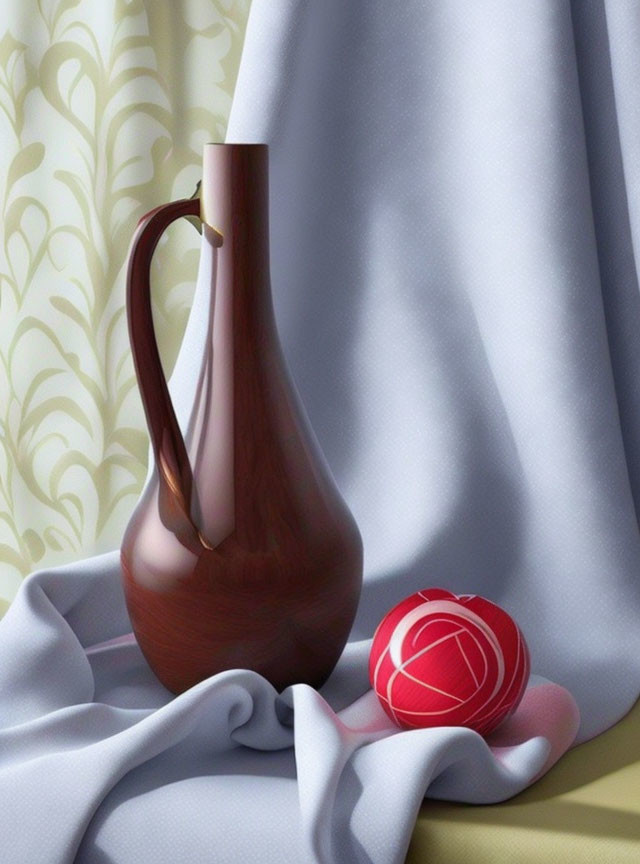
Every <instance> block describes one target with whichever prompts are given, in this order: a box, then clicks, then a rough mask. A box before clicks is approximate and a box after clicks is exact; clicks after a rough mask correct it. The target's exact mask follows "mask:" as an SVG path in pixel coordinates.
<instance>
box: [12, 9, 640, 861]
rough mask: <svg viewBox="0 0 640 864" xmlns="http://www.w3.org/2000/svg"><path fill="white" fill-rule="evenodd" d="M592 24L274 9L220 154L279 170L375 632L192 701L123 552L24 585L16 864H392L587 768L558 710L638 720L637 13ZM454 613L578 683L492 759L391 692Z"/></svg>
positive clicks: (548, 700)
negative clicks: (532, 788)
mask: <svg viewBox="0 0 640 864" xmlns="http://www.w3.org/2000/svg"><path fill="white" fill-rule="evenodd" d="M571 12H572V10H571V9H570V8H569V6H568V5H567V4H558V3H555V2H548V3H547V2H540V0H535V2H533V0H532V2H527V0H525V2H522V3H518V4H513V3H510V2H508V0H494V2H488V0H486V2H485V0H483V2H478V3H474V4H469V3H465V2H462V0H451V2H447V3H437V2H429V3H423V2H403V3H398V4H395V5H393V8H392V7H391V6H390V4H389V3H382V2H371V0H366V2H365V0H353V2H349V3H343V2H339V0H323V2H322V3H315V4H311V3H304V2H298V0H253V5H252V11H251V15H250V21H249V28H248V33H247V41H246V47H245V53H244V57H243V62H242V66H241V70H240V77H239V81H238V87H237V92H236V96H235V99H234V106H233V111H232V116H231V120H230V126H229V132H228V140H229V141H267V142H268V143H269V144H270V145H271V239H272V278H273V286H274V297H275V303H276V311H277V316H278V321H279V326H280V330H281V335H282V338H283V343H284V347H285V351H286V354H287V356H288V358H289V361H290V364H291V366H292V370H293V372H294V376H295V378H296V380H297V382H298V385H299V389H300V391H301V394H302V396H303V400H304V402H305V403H306V406H307V408H308V411H309V414H310V417H311V420H312V423H313V425H314V427H315V429H316V431H317V434H318V437H319V439H320V442H321V444H322V445H323V447H324V450H325V452H326V455H327V457H328V459H329V462H330V464H331V466H332V468H333V470H334V473H335V476H336V479H337V481H338V484H339V486H340V488H341V489H342V491H343V494H344V495H345V498H346V499H347V501H348V503H349V505H350V506H351V508H352V510H353V512H354V515H355V516H356V518H357V520H358V522H359V525H360V528H361V531H362V534H363V539H364V543H365V572H366V583H365V588H364V592H363V597H362V602H361V606H360V610H359V614H358V619H357V622H356V625H355V627H354V631H353V633H352V638H351V641H350V642H349V645H348V647H347V649H346V651H345V655H344V656H343V658H342V661H341V663H340V664H339V666H338V668H337V669H336V672H335V673H334V675H333V676H332V679H331V680H330V681H329V682H328V684H327V685H326V687H325V688H324V689H323V692H322V695H320V694H318V693H316V692H315V691H314V690H312V689H310V688H309V687H306V686H304V685H294V687H292V688H289V690H287V691H285V693H284V694H283V695H282V696H281V697H278V696H277V694H276V693H275V692H274V691H273V689H272V688H271V687H270V685H269V684H268V683H267V682H265V681H264V680H263V679H262V678H260V677H259V676H257V675H256V674H254V673H251V672H248V671H246V670H232V671H230V672H228V673H224V674H222V675H218V676H214V677H213V678H211V679H209V680H207V681H205V682H202V683H201V684H199V685H198V686H197V687H194V688H192V689H191V690H190V691H188V692H187V693H184V694H182V695H181V696H179V697H177V698H171V697H170V694H168V693H167V691H165V690H164V688H162V687H161V685H160V684H159V683H158V682H157V681H156V679H155V678H154V676H153V675H152V673H151V672H150V671H149V669H148V667H147V666H146V663H145V662H144V660H143V658H142V657H141V655H140V653H139V651H138V649H137V646H136V645H135V643H134V642H133V641H132V640H131V639H130V638H127V636H126V634H127V633H128V632H129V630H130V624H129V621H128V618H127V615H126V610H125V607H124V602H123V597H122V591H121V586H120V581H119V564H118V553H117V551H114V552H111V553H108V554H106V555H102V556H98V557H96V558H93V559H89V560H85V561H80V562H78V563H76V564H73V565H69V566H65V567H59V568H55V569H49V570H42V571H39V572H37V573H35V574H33V575H31V576H30V577H29V578H28V579H27V580H26V581H25V583H24V585H23V587H22V589H21V591H20V592H19V595H18V597H17V599H16V600H15V602H14V604H13V606H12V607H11V609H10V610H9V612H8V613H7V615H6V616H5V618H4V619H3V621H2V622H1V623H0V860H2V861H3V862H4V864H27V862H28V864H39V862H42V864H45V862H46V864H63V862H65V864H66V862H72V861H74V860H76V861H78V862H81V864H83V862H87V864H133V862H135V864H151V862H153V864H164V862H167V864H169V862H171V864H174V862H176V861H180V862H185V864H191V862H194V864H195V862H197V864H201V862H203V861H212V862H213V861H215V862H216V864H222V862H230V864H231V862H233V864H236V862H254V861H255V862H258V861H259V862H276V861H277V862H278V864H281V862H292V864H293V862H295V864H301V862H302V864H306V862H314V861H315V862H326V864H329V862H331V864H334V862H335V864H353V862H373V864H391V862H393V864H401V862H402V861H403V859H404V856H405V853H406V849H407V845H408V842H409V838H410V833H411V828H412V825H413V822H414V819H415V814H416V812H417V809H418V807H419V805H420V802H421V799H422V797H423V796H424V794H425V792H428V794H429V795H430V796H433V797H439V798H445V799H453V800H460V801H469V802H489V801H499V800H502V799H504V798H506V797H509V796H510V795H513V794H515V793H517V792H518V791H519V790H521V789H522V788H524V787H525V786H526V785H528V784H529V783H530V782H532V780H533V779H535V778H536V777H537V776H539V775H540V773H541V772H543V771H544V770H546V769H547V768H548V767H549V765H550V764H552V763H553V761H554V760H555V759H556V758H558V756H559V755H561V753H562V752H563V750H565V749H566V748H567V747H568V746H570V744H571V742H572V741H573V740H574V737H575V735H576V731H577V722H578V715H577V712H576V710H575V704H574V702H573V700H572V698H571V696H570V695H569V693H568V692H567V691H566V690H565V689H563V688H564V687H566V688H567V689H568V691H570V692H571V693H572V694H573V696H574V697H575V699H576V700H577V703H578V705H579V708H580V712H581V717H582V719H581V726H580V730H579V733H578V739H577V740H585V739H586V738H588V737H590V736H592V735H594V734H597V733H598V732H600V731H602V730H604V729H605V728H607V727H608V726H610V725H611V724H612V723H614V722H615V721H616V720H617V719H618V718H619V717H621V716H622V715H623V714H624V713H625V712H626V711H627V710H628V709H629V708H630V707H631V705H632V704H633V702H634V701H635V699H636V698H637V695H638V692H639V690H640V627H639V623H638V622H640V580H639V578H638V572H639V569H640V543H639V536H638V526H637V522H636V516H635V511H634V497H633V496H634V494H635V495H636V498H637V495H638V494H640V461H639V459H638V456H639V455H640V411H638V410H637V409H638V408H640V348H639V347H638V346H639V342H638V339H637V336H636V334H637V333H638V332H639V328H638V323H639V322H640V316H639V309H638V307H639V306H640V301H639V299H638V294H637V282H636V274H635V262H634V242H635V241H636V240H637V238H638V236H639V235H638V225H637V208H638V199H637V196H636V197H635V198H634V195H635V189H636V188H637V186H638V180H639V179H640V169H639V168H638V165H640V160H638V158H637V156H638V154H637V152H635V151H637V149H638V147H639V146H640V145H639V144H638V141H640V138H639V137H638V136H637V135H636V134H635V126H636V125H637V117H638V116H640V114H639V112H638V110H637V107H636V106H637V104H638V103H637V95H636V94H637V92H639V91H638V89H637V87H634V82H640V70H639V69H638V63H639V62H640V60H639V59H638V54H637V51H632V50H631V48H632V46H634V45H637V40H634V33H636V32H638V30H640V10H639V9H638V7H637V6H636V7H633V6H632V5H631V4H626V3H624V2H620V3H614V4H612V8H609V9H607V17H606V20H605V19H604V17H603V14H602V9H601V6H600V5H599V4H590V3H583V4H575V8H574V9H573V18H572V16H571ZM607 28H608V29H607ZM607 34H608V37H609V38H608V37H607ZM609 41H610V49H611V57H610V59H609V57H608V55H607V53H606V51H604V50H603V49H604V48H606V46H607V45H609ZM614 90H615V100H614V99H613V91H614ZM207 301H208V297H206V296H205V293H204V283H203V282H202V281H201V282H199V284H198V288H197V290H196V295H195V298H194V304H193V310H192V314H191V317H190V320H189V325H188V330H187V334H186V335H185V339H184V343H183V347H182V349H181V353H180V356H179V358H178V361H177V363H176V367H175V370H174V373H173V376H172V378H171V382H170V389H171V393H172V396H173V398H174V400H175V406H176V411H177V414H178V418H179V421H180V424H181V426H182V428H183V430H185V429H186V425H187V421H188V415H189V410H190V407H191V405H190V393H191V392H192V388H193V386H194V384H195V380H194V379H195V374H196V371H197V367H198V360H199V356H200V354H199V351H200V348H201V341H200V340H201V338H202V334H203V327H204V324H205V317H206V316H205V315H204V314H203V312H204V310H205V309H206V304H207ZM430 585H441V586H443V587H445V588H449V589H451V590H453V591H457V592H460V593H462V592H472V593H479V594H484V595H485V596H488V597H490V598H491V599H493V600H495V601H497V602H498V603H500V604H501V605H503V606H504V607H505V608H507V609H508V610H509V611H510V612H511V613H512V614H513V615H514V616H515V618H516V620H517V621H518V622H519V624H520V625H521V627H522V629H523V631H524V634H525V636H526V638H527V641H528V644H529V646H530V648H531V654H532V666H533V669H534V671H535V672H537V673H539V674H541V675H544V676H545V678H546V679H550V680H552V681H555V682H558V683H559V684H560V685H563V686H557V685H555V684H552V683H546V682H545V680H544V679H540V678H534V679H533V680H532V682H531V685H532V686H531V687H530V689H529V690H528V691H527V694H526V696H525V699H524V700H523V703H522V706H521V709H520V710H519V711H518V713H517V714H516V716H515V717H514V718H513V722H512V723H510V724H509V725H508V728H506V729H505V730H502V731H501V732H499V733H498V732H497V733H495V736H494V737H492V739H491V740H490V742H489V743H490V745H491V746H489V744H488V743H486V742H485V741H484V740H483V739H482V738H480V736H478V735H477V734H476V733H474V732H471V731H469V730H460V729H453V728H449V727H444V728H441V729H435V730H416V731H411V732H398V731H397V730H395V728H394V727H392V726H391V724H390V721H388V719H387V718H386V715H384V713H383V712H382V709H381V708H380V707H379V705H378V704H377V702H376V700H375V698H372V694H371V691H369V690H368V685H367V678H366V658H367V651H368V646H369V642H368V641H367V640H368V637H370V635H371V633H372V630H373V627H374V625H375V624H376V623H377V621H378V619H379V618H380V617H381V615H382V614H383V613H384V612H385V611H386V609H387V608H388V607H389V606H390V605H392V604H393V603H394V602H395V601H396V600H399V599H400V598H402V597H403V596H405V595H407V594H409V593H411V592H412V591H414V590H416V589H418V588H423V587H428V586H430ZM105 640H115V641H113V642H111V643H110V644H107V645H104V644H102V645H100V644H98V643H103V642H104V641H105ZM96 646H97V647H96ZM330 706H332V707H330ZM334 709H335V710H334ZM335 712H338V713H335ZM292 745H293V746H292Z"/></svg>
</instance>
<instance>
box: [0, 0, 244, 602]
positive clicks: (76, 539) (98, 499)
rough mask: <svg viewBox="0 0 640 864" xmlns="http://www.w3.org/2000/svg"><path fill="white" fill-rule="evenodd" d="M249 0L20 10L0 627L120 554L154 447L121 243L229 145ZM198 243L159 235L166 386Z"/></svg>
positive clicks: (38, 3)
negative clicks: (34, 574) (39, 592)
mask: <svg viewBox="0 0 640 864" xmlns="http://www.w3.org/2000/svg"><path fill="white" fill-rule="evenodd" d="M249 4H250V0H177V2H175V0H174V2H170V3H169V2H157V0H129V2H127V0H100V2H99V3H97V2H95V0H14V2H11V3H7V4H5V5H4V8H3V19H4V24H5V30H4V34H3V35H2V37H1V38H0V107H1V109H2V110H1V111H0V144H1V148H2V149H1V152H2V159H1V160H0V195H1V196H2V197H1V204H0V206H1V207H2V227H1V232H2V233H1V239H0V316H1V321H2V326H1V327H0V361H1V362H0V561H1V562H2V567H1V568H0V614H2V612H3V611H4V610H5V609H6V608H7V606H8V604H9V602H10V601H11V599H12V598H13V596H14V595H15V592H16V590H17V588H18V585H19V584H20V581H21V580H22V579H23V578H24V577H25V576H26V575H27V574H29V573H30V572H31V571H32V570H34V569H36V568H41V567H44V566H53V565H57V564H62V563H64V562H66V561H69V560H73V559H78V558H83V557H87V556H89V555H92V554H97V553H100V552H104V551H106V550H108V549H114V548H117V547H118V546H119V543H120V540H121V537H122V533H123V531H124V528H125V526H126V524H127V521H128V518H129V515H130V513H131V511H132V509H133V506H134V505H135V503H136V500H137V497H138V494H139V492H140V490H141V488H142V485H143V482H144V479H145V477H146V473H147V455H148V435H147V429H146V424H145V420H144V414H143V411H142V406H141V403H140V398H139V395H138V389H137V384H136V378H135V374H134V370H133V364H132V360H131V354H130V350H129V342H128V333H127V322H126V315H125V309H124V278H125V273H126V261H127V252H128V246H129V242H130V239H131V235H132V232H133V230H134V227H135V224H136V222H137V220H138V219H139V218H140V216H141V215H142V214H143V213H145V212H146V211H148V210H150V209H151V208H152V207H154V206H156V205H158V204H161V203H164V202H166V201H169V200H171V199H173V198H180V197H188V196H189V195H191V194H192V192H193V191H194V189H195V186H196V183H197V181H198V179H199V176H200V164H201V156H202V145H203V143H204V142H206V141H222V140H224V135H225V128H226V121H227V116H228V112H229V109H230V105H231V95H232V92H233V88H234V85H235V79H236V74H237V69H238V65H239V60H240V53H241V48H242V41H243V36H244V28H245V24H246V19H247V16H248V11H249ZM198 248H199V237H198V234H197V233H196V232H195V230H194V229H193V228H192V227H191V226H190V225H188V224H183V225H180V224H178V225H175V226H174V227H172V228H171V229H170V231H169V232H167V235H166V237H165V238H163V241H162V242H161V244H160V246H159V247H158V250H157V252H156V255H155V259H154V266H153V271H152V272H153V286H154V287H153V310H154V320H155V324H156V333H157V337H158V343H159V348H160V353H161V356H162V360H163V363H164V368H165V371H166V373H167V375H168V374H169V373H170V371H171V369H172V366H173V363H174V360H175V357H176V355H177V352H178V348H179V345H180V341H181V338H182V335H183V331H184V327H185V324H186V320H187V316H188V312H189V308H190V303H191V299H192V294H193V287H194V278H195V273H196V265H197V259H198Z"/></svg>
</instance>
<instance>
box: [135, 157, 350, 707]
mask: <svg viewBox="0 0 640 864" xmlns="http://www.w3.org/2000/svg"><path fill="white" fill-rule="evenodd" d="M201 196H202V198H203V201H202V210H201V205H200V202H199V201H198V200H197V199H196V200H195V201H194V200H185V201H178V202H176V203H174V204H169V205H166V206H165V207H159V208H157V209H156V210H154V211H152V212H151V213H149V214H148V215H147V216H145V217H144V218H143V219H142V220H141V222H140V225H139V226H138V230H137V232H136V235H135V238H134V241H133V249H132V252H131V258H130V262H129V273H128V281H127V314H128V321H129V333H130V339H131V346H132V352H133V357H134V363H135V367H136V373H137V376H138V382H139V385H140V392H141V396H142V402H143V406H144V409H145V414H146V417H147V422H148V426H149V433H150V436H151V441H152V445H153V450H154V455H155V470H154V473H153V476H152V478H151V481H150V483H149V485H148V486H147V488H146V489H145V492H144V494H143V495H142V497H141V499H140V501H139V502H138V505H137V507H136V509H135V511H134V513H133V515H132V517H131V520H130V522H129V525H128V526H127V529H126V532H125V535H124V538H123V543H122V550H121V561H122V572H123V584H124V589H125V596H126V601H127V606H128V609H129V613H130V616H131V621H132V625H133V628H134V632H135V634H136V637H137V639H138V642H139V644H140V646H141V648H142V651H143V652H144V654H145V656H146V658H147V660H148V661H149V664H150V665H151V667H152V668H153V670H154V671H155V673H156V675H157V676H158V678H159V679H160V680H161V681H162V682H163V683H164V684H165V686H166V687H168V688H169V689H170V690H172V691H173V692H176V693H177V692H181V691H183V690H185V689H187V688H188V687H190V686H192V685H193V684H195V683H197V682H198V681H200V680H202V679H204V678H206V677H208V676H210V675H212V674H214V673H216V672H220V671H222V670H225V669H232V668H249V669H254V670H256V671H257V672H260V673H261V674H262V675H264V676H265V677H266V678H268V679H269V680H270V681H271V682H272V683H273V684H274V686H275V687H276V688H277V689H282V688H283V687H286V686H287V685H289V684H293V683H298V682H306V683H308V684H311V685H313V686H319V685H320V684H322V683H323V681H324V680H325V679H326V678H327V677H328V675H329V673H330V672H331V670H332V668H333V666H334V665H335V663H336V661H337V659H338V657H339V655H340V653H341V651H342V648H343V647H344V644H345V642H346V639H347V636H348V633H349V630H350V627H351V624H352V621H353V617H354V615H355V611H356V606H357V603H358V598H359V594H360V587H361V581H362V541H361V539H360V534H359V531H358V528H357V526H356V524H355V521H354V519H353V517H352V516H351V514H350V512H349V510H348V509H347V507H346V505H345V503H344V501H343V500H342V498H341V497H340V494H339V492H338V490H337V488H336V486H335V483H334V481H333V479H332V477H331V474H330V471H329V469H328V467H327V466H326V463H325V461H324V458H323V456H322V454H321V453H320V450H319V448H318V446H317V443H316V441H315V437H314V435H313V433H312V431H311V429H310V428H309V425H308V422H307V420H306V418H305V415H304V411H303V409H302V407H301V405H300V402H299V400H298V397H297V394H296V392H295V388H294V386H293V384H292V382H291V379H290V377H289V374H288V372H287V368H286V365H285V362H284V358H283V355H282V351H281V348H280V343H279V340H278V335H277V331H276V326H275V319H274V314H273V306H272V301H271V291H270V282H269V254H268V249H269V241H268V150H267V147H266V145H245V144H216V145H214V144H211V145H206V146H205V154H204V172H203V184H202V191H201ZM201 212H202V213H203V216H204V218H205V219H206V221H207V223H208V225H204V226H203V230H204V233H205V243H204V244H203V256H206V257H205V260H204V261H203V263H202V264H201V269H200V276H199V278H200V279H207V280H208V282H209V285H210V297H211V301H210V310H209V320H208V332H207V340H206V343H205V345H206V347H205V351H204V354H203V357H202V363H201V368H200V376H199V379H198V386H197V389H196V397H195V401H194V404H193V409H192V413H191V418H190V423H189V433H188V435H187V438H188V444H185V441H184V439H183V437H182V433H181V432H180V429H179V426H178V423H177V421H176V417H175V414H174V410H173V407H172V404H171V400H170V397H169V393H168V390H167V386H166V381H165V378H164V374H163V372H162V367H161V363H160V358H159V355H158V350H157V345H156V341H155V336H154V332H153V321H152V317H151V304H150V286H149V265H150V262H151V256H152V255H153V250H154V248H155V246H156V244H157V242H158V239H159V237H160V235H161V233H162V231H163V230H164V228H165V227H166V226H167V225H168V224H169V223H170V222H171V221H173V220H174V219H176V218H179V217H181V216H189V215H191V216H193V215H199V214H200V213H201ZM213 225H215V229H216V230H214V229H213V228H212V227H211V226H213ZM217 232H219V233H217ZM220 235H221V236H220ZM220 244H221V245H220ZM301 290H303V288H301Z"/></svg>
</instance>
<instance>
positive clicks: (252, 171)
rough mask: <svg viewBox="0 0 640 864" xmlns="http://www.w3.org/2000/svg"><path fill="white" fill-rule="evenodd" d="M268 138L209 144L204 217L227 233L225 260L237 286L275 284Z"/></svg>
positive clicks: (221, 253) (222, 256) (244, 288)
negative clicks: (265, 141)
mask: <svg viewBox="0 0 640 864" xmlns="http://www.w3.org/2000/svg"><path fill="white" fill-rule="evenodd" d="M268 170H269V166H268V147H267V145H266V144H205V146H204V155H203V172H202V188H201V193H200V201H201V217H202V220H203V222H205V224H206V225H209V226H210V227H212V228H214V229H215V230H216V231H218V232H219V233H220V234H221V235H222V246H221V247H220V248H219V250H218V254H219V256H220V260H221V261H224V262H225V263H226V267H225V268H224V269H227V267H229V268H230V269H231V270H232V272H233V277H232V281H233V283H234V288H235V290H236V291H247V292H255V291H260V290H265V289H266V288H268V285H269V212H268V211H269V177H268Z"/></svg>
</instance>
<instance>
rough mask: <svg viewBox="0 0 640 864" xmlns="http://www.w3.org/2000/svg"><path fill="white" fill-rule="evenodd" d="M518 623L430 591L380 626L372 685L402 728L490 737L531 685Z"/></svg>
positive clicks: (464, 597) (490, 606)
mask: <svg viewBox="0 0 640 864" xmlns="http://www.w3.org/2000/svg"><path fill="white" fill-rule="evenodd" d="M529 668H530V667H529V651H528V648H527V644H526V642H525V640H524V637H523V635H522V633H521V632H520V629H519V627H518V625H517V624H516V623H515V621H514V620H513V619H512V618H511V617H510V616H509V615H508V614H507V613H506V612H505V611H504V609H501V608H500V607H499V606H496V604H495V603H492V602H491V601H490V600H486V599H485V598H484V597H478V596H476V595H475V594H460V595H456V594H452V593H451V592H449V591H445V590H444V589H443V588H427V589H425V590H424V591H418V592H417V593H416V594H412V595H411V597H407V598H406V599H405V600H403V601H402V602H401V603H398V605H397V606H394V607H393V609H391V610H390V611H389V612H388V613H387V614H386V615H385V617H384V618H383V619H382V621H381V622H380V624H379V625H378V629H377V630H376V632H375V635H374V637H373V644H372V646H371V654H370V657H369V679H370V681H371V686H372V687H373V689H374V690H375V692H376V694H377V695H378V698H379V699H380V702H381V703H382V707H383V708H384V710H385V711H386V712H387V714H388V715H389V716H390V717H391V718H392V720H394V721H395V722H396V723H397V724H398V725H399V726H402V727H404V728H408V729H412V728H416V727H427V726H468V727H470V728H471V729H475V730H476V732H479V733H480V734H481V735H487V734H488V733H489V732H491V731H492V730H493V729H495V728H496V726H498V724H499V723H502V721H503V720H505V719H506V717H508V716H509V715H510V714H512V713H513V712H514V711H515V709H516V707H517V706H518V703H519V702H520V700H521V699H522V696H523V694H524V691H525V688H526V686H527V681H528V680H529Z"/></svg>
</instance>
